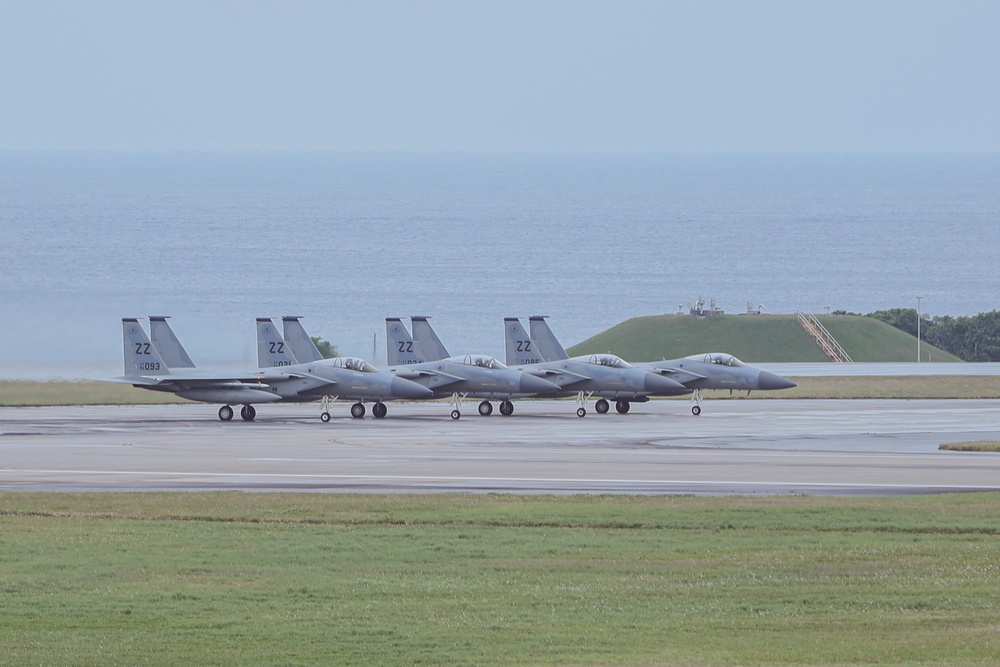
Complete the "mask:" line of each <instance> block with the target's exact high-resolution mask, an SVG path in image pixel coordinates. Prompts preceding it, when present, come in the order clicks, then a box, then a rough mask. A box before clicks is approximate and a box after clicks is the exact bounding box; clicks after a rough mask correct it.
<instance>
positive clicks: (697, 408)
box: [691, 405, 701, 417]
mask: <svg viewBox="0 0 1000 667" xmlns="http://www.w3.org/2000/svg"><path fill="white" fill-rule="evenodd" d="M691 414H693V415H694V416H695V417H697V416H698V415H700V414H701V406H698V405H696V406H694V407H693V408H691Z"/></svg>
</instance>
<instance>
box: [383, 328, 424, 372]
mask: <svg viewBox="0 0 1000 667" xmlns="http://www.w3.org/2000/svg"><path fill="white" fill-rule="evenodd" d="M424 361H426V359H424V355H423V352H422V351H421V349H420V345H418V344H417V343H415V342H414V341H413V338H412V337H411V336H410V332H409V331H407V330H406V325H405V324H403V321H402V320H401V319H399V318H398V317H387V318H385V362H386V364H388V365H389V366H405V365H407V364H419V363H423V362H424Z"/></svg>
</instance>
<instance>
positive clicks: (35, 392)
mask: <svg viewBox="0 0 1000 667" xmlns="http://www.w3.org/2000/svg"><path fill="white" fill-rule="evenodd" d="M793 379H794V380H795V381H796V382H798V384H799V386H798V387H796V388H794V389H784V390H782V391H772V392H766V391H761V392H754V393H753V394H752V395H751V397H752V398H1000V376H965V377H961V376H949V375H944V376H915V377H808V378H793ZM706 396H707V397H708V398H709V399H711V400H715V399H724V398H729V392H728V391H709V392H706ZM733 397H734V398H744V397H746V392H740V393H736V394H734V395H733ZM680 400H688V398H687V397H680ZM188 402H189V401H186V400H184V399H182V398H177V397H176V396H174V395H173V394H167V393H164V392H157V391H147V390H144V389H136V388H135V387H132V386H131V385H126V384H114V383H108V382H33V381H21V380H15V381H0V407H6V406H30V405H130V404H148V403H188Z"/></svg>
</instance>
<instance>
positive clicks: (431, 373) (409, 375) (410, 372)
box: [394, 368, 465, 382]
mask: <svg viewBox="0 0 1000 667" xmlns="http://www.w3.org/2000/svg"><path fill="white" fill-rule="evenodd" d="M394 373H395V375H396V377H401V378H403V379H404V380H417V379H419V378H431V377H434V378H441V379H442V380H445V381H447V382H461V381H462V380H464V379H465V378H464V377H461V376H458V375H452V374H451V373H445V372H443V371H436V370H430V369H426V368H400V369H399V370H397V371H394Z"/></svg>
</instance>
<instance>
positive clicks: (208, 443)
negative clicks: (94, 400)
mask: <svg viewBox="0 0 1000 667" xmlns="http://www.w3.org/2000/svg"><path fill="white" fill-rule="evenodd" d="M475 406H476V403H475V402H467V403H465V404H464V405H463V417H462V419H460V420H458V421H453V420H452V419H450V418H449V416H448V412H449V411H450V408H449V407H448V405H447V404H446V403H392V404H389V415H388V417H387V418H385V419H373V418H371V417H370V416H369V417H366V418H365V419H360V420H359V419H353V418H351V417H350V414H349V404H346V403H341V404H336V405H335V407H334V409H333V410H332V415H333V418H332V420H331V421H330V422H329V423H322V422H321V421H320V420H319V418H318V417H319V410H318V406H316V405H310V404H296V405H268V406H262V407H261V409H260V410H259V412H258V416H257V420H256V421H255V422H251V423H247V422H241V421H239V420H235V421H233V422H228V423H223V422H220V421H219V420H218V418H217V417H216V410H217V408H216V407H214V406H211V405H144V406H79V407H41V408H2V409H0V456H2V459H0V490H5V491H10V490H24V491H29V490H30V491H135V490H142V491H153V490H156V491H168V490H170V491H173V490H199V491H205V490H245V491H315V492H361V491H365V492H372V491H374V492H441V491H445V492H479V493H483V492H514V493H626V494H712V495H779V494H819V495H907V494H924V493H944V492H964V491H986V490H991V491H995V490H1000V455H997V454H984V453H965V452H947V451H939V450H938V446H939V445H941V444H942V443H951V442H959V441H969V440H1000V401H998V400H955V399H949V400H884V399H883V400H791V399H767V400H744V399H736V400H714V401H713V400H710V401H706V402H705V403H704V404H703V408H704V412H703V413H702V415H701V416H700V417H694V416H692V415H691V413H690V404H689V402H687V401H682V400H663V401H651V402H649V403H645V404H634V405H633V406H632V411H631V412H630V413H629V414H626V415H620V414H617V413H614V411H612V413H610V414H606V415H599V414H596V413H594V411H593V403H592V402H591V404H590V406H589V407H590V410H589V412H588V415H587V416H586V417H585V418H582V419H581V418H578V417H577V416H576V415H575V413H574V410H575V404H574V403H573V401H551V400H548V401H545V400H539V401H518V402H517V403H516V411H515V414H514V415H513V416H510V417H502V416H499V415H497V414H496V413H494V415H492V416H490V417H481V416H479V415H477V414H476V407H475Z"/></svg>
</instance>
